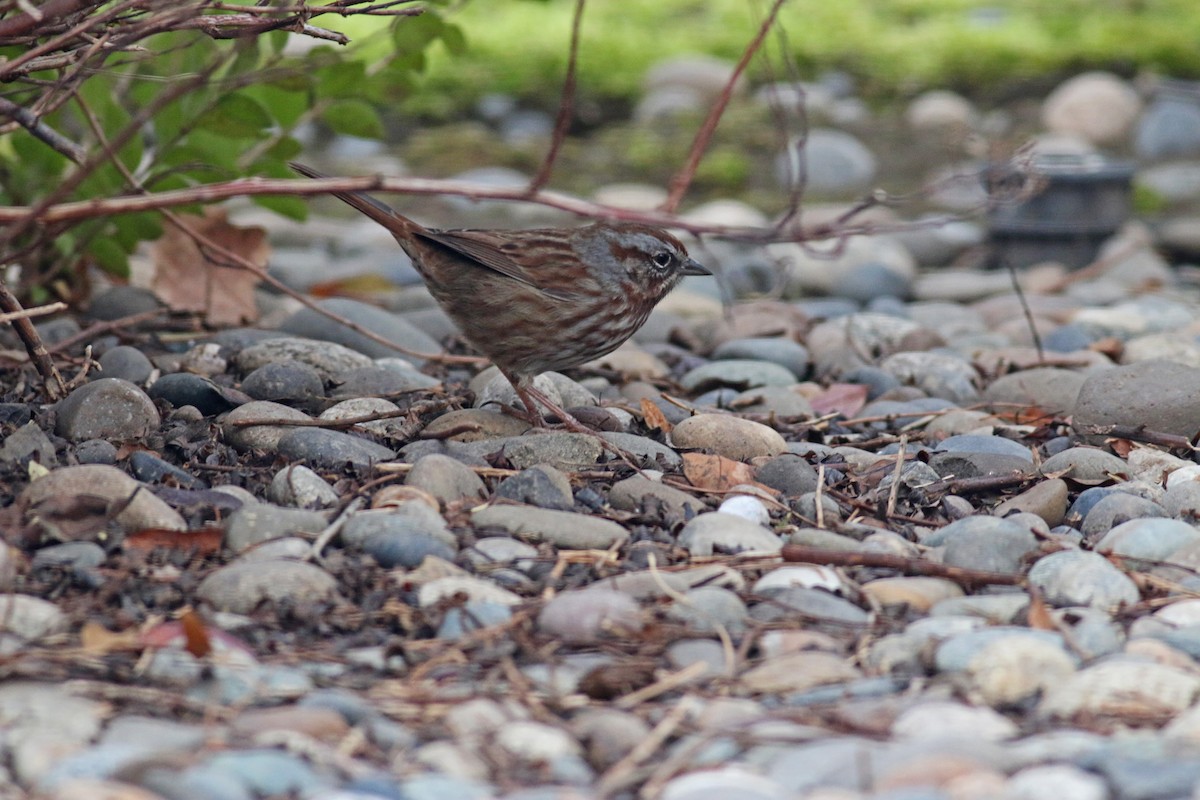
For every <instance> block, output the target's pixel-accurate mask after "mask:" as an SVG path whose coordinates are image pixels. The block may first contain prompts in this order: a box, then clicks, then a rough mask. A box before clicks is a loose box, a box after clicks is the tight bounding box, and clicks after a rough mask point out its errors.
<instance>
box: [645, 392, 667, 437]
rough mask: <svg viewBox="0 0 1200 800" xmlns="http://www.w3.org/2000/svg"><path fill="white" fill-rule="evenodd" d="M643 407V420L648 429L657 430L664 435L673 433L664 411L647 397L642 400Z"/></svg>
mask: <svg viewBox="0 0 1200 800" xmlns="http://www.w3.org/2000/svg"><path fill="white" fill-rule="evenodd" d="M641 406H642V419H643V420H644V421H645V423H646V427H647V428H650V429H651V430H655V429H657V430H660V431H662V432H663V433H670V432H671V423H670V421H669V420H668V419H667V417H666V415H665V414H663V412H662V409H660V408H659V407H658V406H656V405H654V403H652V402H651V401H650V400H648V399H646V398H645V397H643V398H642V400H641Z"/></svg>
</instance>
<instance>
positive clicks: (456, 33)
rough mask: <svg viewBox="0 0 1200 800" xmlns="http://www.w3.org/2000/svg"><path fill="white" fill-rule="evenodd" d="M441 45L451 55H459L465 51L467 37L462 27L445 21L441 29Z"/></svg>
mask: <svg viewBox="0 0 1200 800" xmlns="http://www.w3.org/2000/svg"><path fill="white" fill-rule="evenodd" d="M442 45H443V46H445V48H446V52H447V53H449V54H450V55H452V56H461V55H462V54H463V53H465V52H467V37H466V35H465V34H464V33H463V29H462V28H461V27H459V26H458V25H453V24H451V23H446V26H445V27H444V28H443V29H442Z"/></svg>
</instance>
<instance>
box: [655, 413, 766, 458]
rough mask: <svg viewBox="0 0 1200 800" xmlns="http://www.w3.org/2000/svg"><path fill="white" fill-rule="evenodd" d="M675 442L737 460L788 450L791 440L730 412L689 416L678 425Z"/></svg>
mask: <svg viewBox="0 0 1200 800" xmlns="http://www.w3.org/2000/svg"><path fill="white" fill-rule="evenodd" d="M671 442H672V443H673V444H674V445H675V446H676V447H682V448H685V449H690V450H707V451H709V452H712V453H716V454H717V455H721V456H725V457H726V458H732V459H734V460H735V461H749V460H750V459H752V458H755V457H757V456H775V455H779V454H780V453H782V452H784V451H786V450H787V442H785V441H784V440H783V437H782V436H780V435H779V433H778V432H777V431H775V430H772V429H771V428H768V427H767V426H766V425H763V424H761V423H758V422H753V421H751V420H748V419H741V418H740V417H733V416H729V415H727V414H697V415H696V416H694V417H688V418H687V419H685V420H684V421H683V422H680V423H679V424H678V425H676V426H675V430H674V431H672V432H671Z"/></svg>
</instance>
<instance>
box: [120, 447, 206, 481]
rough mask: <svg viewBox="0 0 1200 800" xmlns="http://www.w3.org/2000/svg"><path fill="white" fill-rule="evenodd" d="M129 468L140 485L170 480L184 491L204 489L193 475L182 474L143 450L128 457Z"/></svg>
mask: <svg viewBox="0 0 1200 800" xmlns="http://www.w3.org/2000/svg"><path fill="white" fill-rule="evenodd" d="M129 467H130V469H131V470H132V471H133V476H134V477H135V478H137V479H138V480H139V481H141V482H142V483H161V482H162V481H165V480H171V481H173V482H175V483H177V484H178V485H180V486H182V487H184V488H186V489H203V488H206V487H205V484H204V481H202V480H200V479H199V478H197V477H196V476H194V475H191V474H189V473H187V472H184V471H183V470H181V469H180V468H179V467H176V466H174V465H172V464H168V463H167V462H166V461H163V460H162V459H161V458H159V457H158V456H156V455H152V454H151V453H147V452H146V451H144V450H136V451H134V453H133V454H132V455H131V456H129Z"/></svg>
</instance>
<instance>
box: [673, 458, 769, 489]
mask: <svg viewBox="0 0 1200 800" xmlns="http://www.w3.org/2000/svg"><path fill="white" fill-rule="evenodd" d="M683 474H684V476H685V477H686V478H687V479H688V482H689V483H691V484H692V486H695V487H696V488H697V489H708V490H710V491H717V492H723V491H727V490H729V489H732V488H733V487H734V486H737V485H739V484H743V483H748V484H754V485H756V486H757V485H758V484H757V483H755V480H754V469H753V468H752V467H751V466H750V465H749V464H743V463H742V462H740V461H734V460H733V459H732V458H725V457H724V456H715V455H708V454H706V453H684V454H683Z"/></svg>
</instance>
